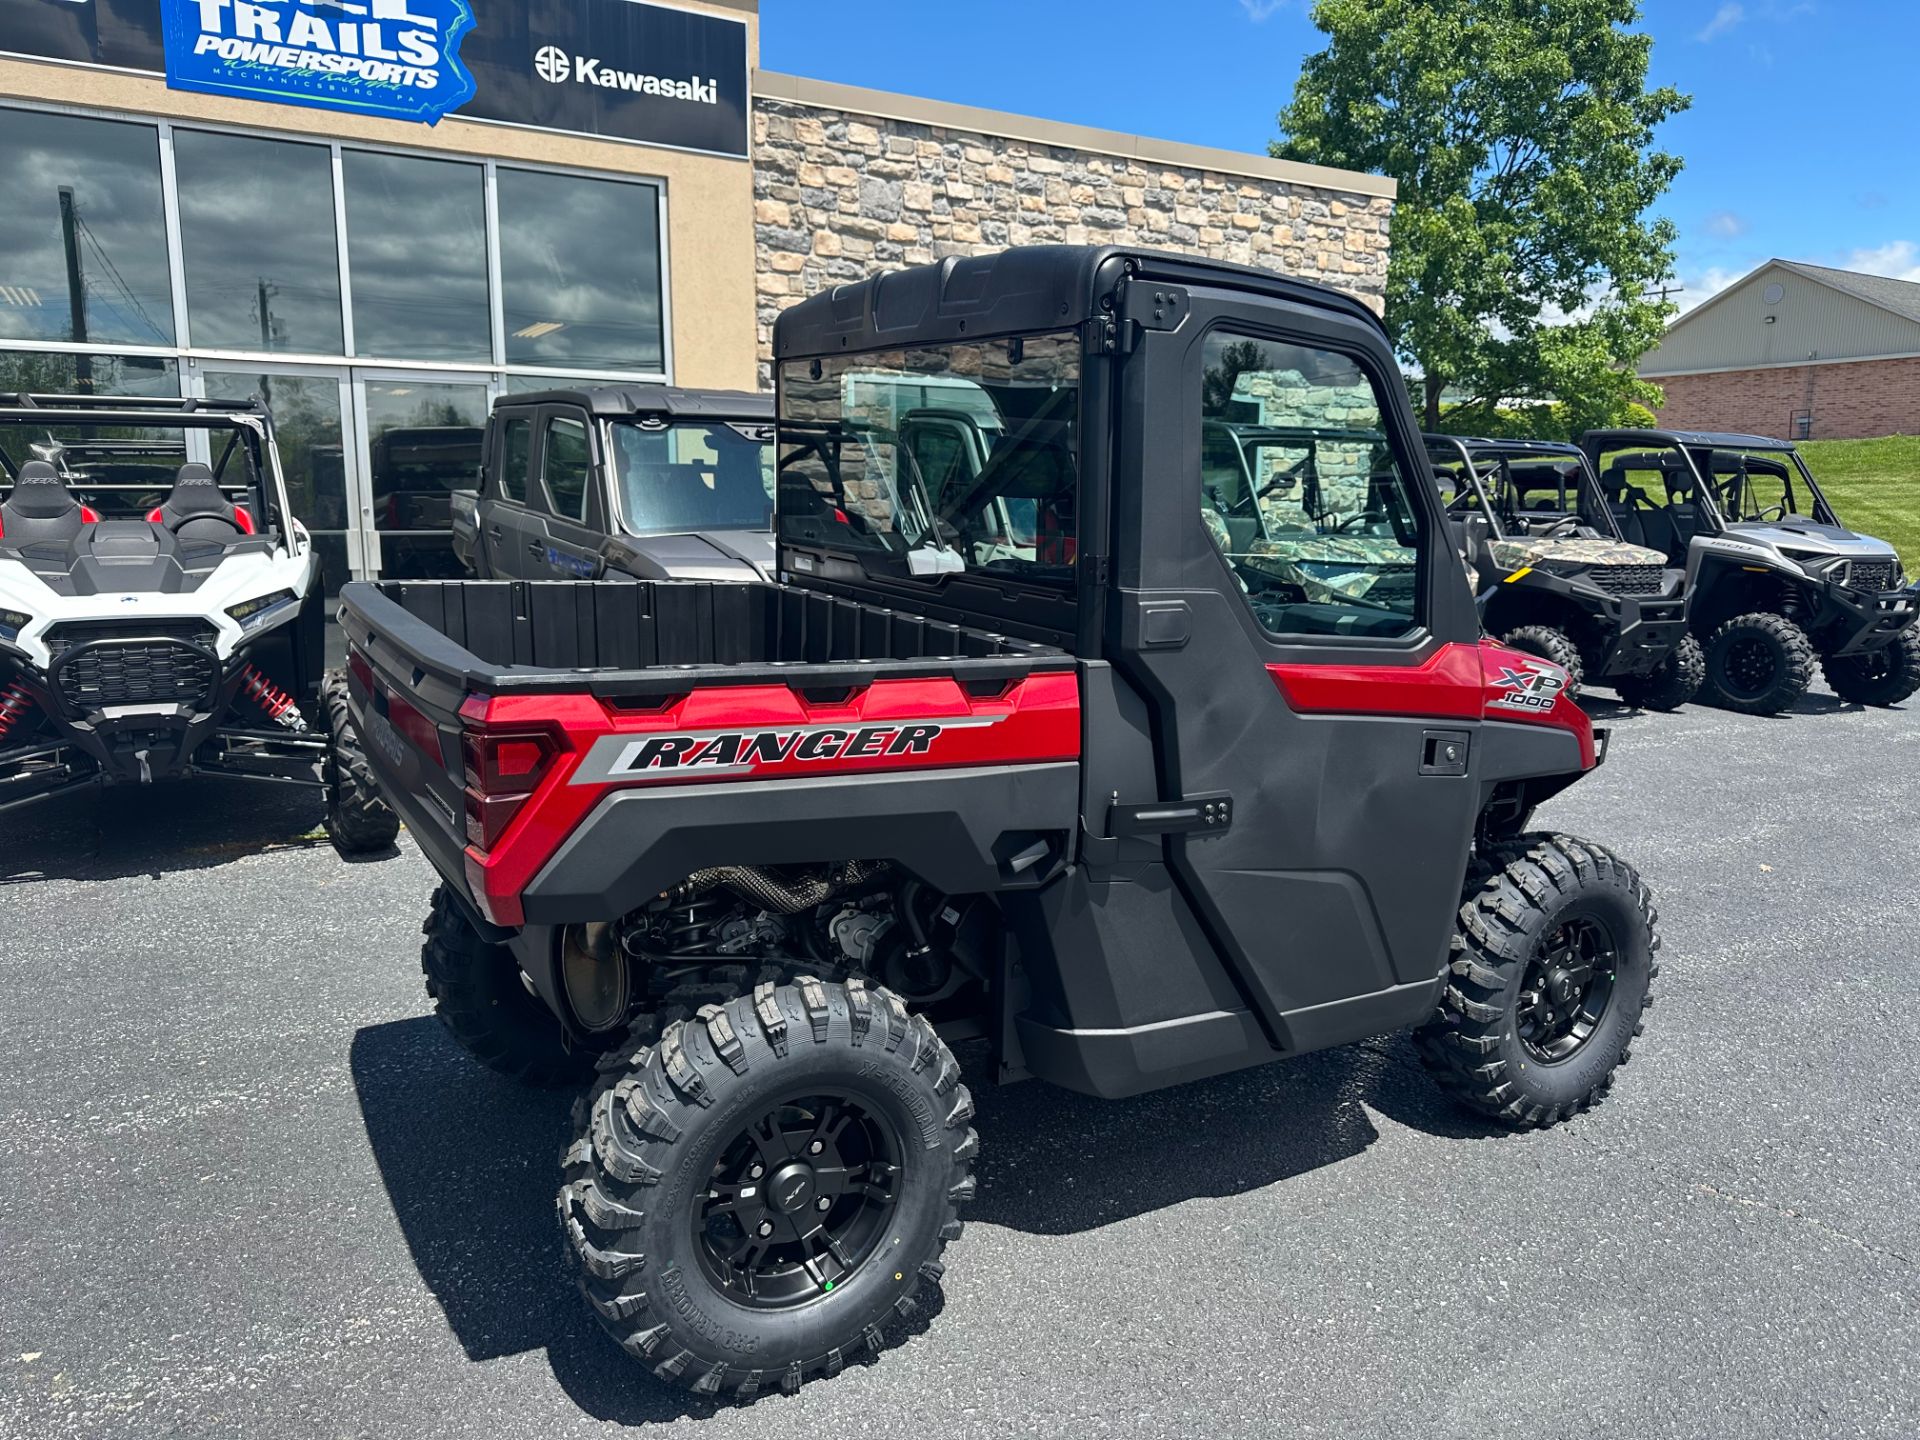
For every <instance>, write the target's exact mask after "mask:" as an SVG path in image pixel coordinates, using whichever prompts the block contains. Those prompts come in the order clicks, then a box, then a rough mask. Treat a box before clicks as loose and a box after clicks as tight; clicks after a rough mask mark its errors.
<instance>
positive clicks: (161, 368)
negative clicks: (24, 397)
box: [0, 350, 180, 395]
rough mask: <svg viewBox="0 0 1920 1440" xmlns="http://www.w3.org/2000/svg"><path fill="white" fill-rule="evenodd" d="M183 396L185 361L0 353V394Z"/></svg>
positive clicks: (116, 356)
mask: <svg viewBox="0 0 1920 1440" xmlns="http://www.w3.org/2000/svg"><path fill="white" fill-rule="evenodd" d="M12 390H24V391H26V392H27V393H28V394H30V395H178V394H179V393H180V362H179V361H177V360H172V359H167V358H163V357H161V356H157V355H74V354H69V353H67V352H64V351H39V350H0V393H5V392H7V391H12Z"/></svg>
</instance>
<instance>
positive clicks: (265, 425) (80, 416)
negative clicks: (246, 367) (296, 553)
mask: <svg viewBox="0 0 1920 1440" xmlns="http://www.w3.org/2000/svg"><path fill="white" fill-rule="evenodd" d="M110 425H124V426H130V427H135V428H138V427H164V428H174V427H178V428H180V429H182V430H203V431H206V432H207V433H208V436H209V440H210V441H211V438H212V435H213V432H215V431H225V432H227V443H226V445H225V447H224V448H222V449H221V450H220V452H219V454H218V456H217V457H216V461H215V464H214V465H213V466H212V467H210V468H212V469H213V471H214V473H215V475H216V476H219V475H222V474H224V473H225V472H226V467H227V465H228V464H229V463H230V462H231V460H232V458H233V456H234V453H235V451H236V450H238V452H239V453H240V455H241V456H242V457H243V458H244V460H245V463H246V466H247V470H248V478H247V480H246V481H245V482H244V483H243V484H242V485H240V486H235V485H233V484H232V483H231V482H223V488H227V489H236V488H237V489H251V488H254V486H255V485H256V483H257V484H258V487H259V489H260V491H261V499H262V500H263V501H264V502H265V504H266V506H267V509H268V514H267V516H266V517H265V519H266V524H265V525H263V527H262V528H263V529H267V528H272V529H277V530H279V531H280V533H281V534H283V535H289V536H290V535H292V534H293V532H294V526H295V525H296V524H297V523H298V522H296V521H295V519H294V517H293V507H292V504H291V503H290V500H289V497H288V494H287V484H286V475H285V472H284V470H283V468H282V466H281V463H280V446H279V442H278V441H277V440H276V438H275V437H274V433H273V421H272V417H271V415H270V414H269V412H268V410H267V408H266V406H265V405H263V404H261V403H260V401H259V399H258V398H257V397H256V398H253V399H248V400H201V399H198V398H195V397H192V396H180V397H175V396H165V395H162V396H129V395H48V394H38V393H29V392H27V391H20V390H14V391H0V427H13V426H19V427H22V428H25V427H28V426H46V427H48V428H49V429H52V428H55V427H60V426H91V427H98V426H110ZM248 436H251V437H252V439H251V441H250V442H249V441H248V440H247V438H246V437H248ZM155 449H156V447H155V446H154V445H153V444H151V443H149V442H145V441H138V440H119V439H102V440H82V441H77V442H74V443H73V444H71V445H63V446H62V453H63V455H64V454H65V453H67V452H79V453H80V454H82V455H91V456H95V457H106V458H110V457H111V456H112V455H114V454H116V453H118V454H136V453H141V452H142V451H144V452H145V453H148V454H151V453H153V452H154V450H155ZM0 478H4V479H5V480H6V481H7V482H8V483H9V484H11V483H12V482H13V481H15V480H17V479H18V478H19V469H18V466H17V464H16V463H15V461H14V460H13V458H12V457H11V456H9V455H8V454H7V453H6V451H5V449H4V448H0ZM83 483H85V482H83ZM86 488H89V489H96V490H101V491H108V492H116V493H117V492H120V491H127V490H140V491H144V490H148V489H151V488H152V487H151V486H145V485H140V486H133V485H124V484H117V483H114V482H111V481H108V482H99V483H86Z"/></svg>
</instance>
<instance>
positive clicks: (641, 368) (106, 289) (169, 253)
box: [0, 0, 1394, 586]
mask: <svg viewBox="0 0 1920 1440" xmlns="http://www.w3.org/2000/svg"><path fill="white" fill-rule="evenodd" d="M757 10H758V6H757V3H755V0H713V3H700V4H696V3H691V0H690V3H686V4H679V5H673V6H666V5H656V4H644V3H637V0H543V3H541V4H539V5H529V4H526V3H523V0H255V3H249V0H0V391H7V390H19V389H27V390H65V389H72V388H79V389H86V390H92V391H95V392H97V393H102V394H106V393H145V394H166V395H176V394H184V395H195V396H204V397H207V398H215V399H218V398H243V397H245V396H248V395H253V394H256V393H257V394H262V395H264V396H265V397H266V398H267V399H268V401H269V403H270V404H271V406H272V408H273V412H274V415H275V418H276V421H277V423H278V425H279V429H280V436H281V449H282V458H283V463H284V464H285V466H286V469H287V471H288V476H289V480H290V483H291V485H292V488H293V491H294V499H295V508H296V510H297V511H298V512H299V513H300V515H301V518H302V519H303V520H304V521H305V523H306V524H307V526H308V527H309V528H310V529H311V530H312V531H313V533H314V535H315V538H316V543H317V545H318V546H319V549H320V551H321V553H322V556H323V557H324V564H325V567H326V573H327V576H328V580H329V583H330V586H332V585H337V584H338V583H339V582H340V581H342V580H344V579H346V578H348V577H350V576H351V577H362V578H365V577H373V576H381V575H386V576H432V575H438V574H449V573H452V569H451V567H452V565H453V560H452V556H451V552H450V551H449V549H448V546H447V540H446V532H445V526H446V521H447V507H446V504H445V495H446V492H447V490H448V489H450V488H452V487H453V486H454V485H456V484H464V483H468V481H469V480H470V477H471V475H472V473H473V468H474V465H475V463H476V462H477V460H478V452H479V427H480V426H481V425H482V424H483V423H484V420H485V416H486V413H487V409H488V406H489V405H490V403H491V402H492V400H493V399H494V398H495V397H497V396H499V395H501V394H504V393H512V392H524V391H528V390H536V389H544V388H548V387H550V386H554V385H556V384H565V383H570V382H579V381H614V380H624V381H666V382H670V383H673V384H676V385H682V386H712V387H727V388H745V389H751V388H756V387H764V386H765V385H766V384H767V383H768V372H767V369H766V365H765V356H766V354H767V349H768V340H769V336H770V333H771V327H772V323H773V319H774V317H775V315H777V314H778V313H779V311H780V309H781V308H783V307H784V306H786V305H788V304H791V303H793V302H794V301H796V300H798V299H800V298H802V297H804V296H806V295H809V294H812V293H813V292H814V291H816V290H818V289H820V288H821V287H823V286H828V285H833V284H838V283H841V282H843V281H847V280H853V279H857V278H859V277H860V276H862V275H864V274H867V273H870V272H871V271H873V270H876V269H884V268H889V267H894V266H899V265H904V264H913V263H919V262H923V261H930V260H934V259H937V258H940V257H942V256H945V255H950V254H960V253H969V252H973V251H978V250H984V249H995V248H999V247H1001V246H1005V245H1011V244H1023V243H1040V242H1049V241H1052V242H1069V243H1075V242H1094V243H1100V242H1108V241H1112V242H1122V243H1139V244H1149V245H1153V246H1156V247H1159V248H1166V249H1176V250H1184V251H1190V252H1194V253H1200V254H1206V255H1211V256H1215V257H1218V258H1223V259H1231V260H1237V261H1242V262H1246V263H1251V264H1256V265H1263V266H1268V267H1271V268H1274V269H1280V270H1285V271H1287V272H1290V273H1292V274H1296V275H1301V276H1305V277H1308V278H1311V279H1318V280H1324V281H1326V282H1328V283H1330V284H1333V285H1336V286H1339V287H1340V288H1342V289H1345V290H1348V291H1350V292H1351V293H1354V294H1357V295H1359V296H1361V297H1362V298H1364V299H1365V300H1367V301H1368V302H1369V303H1370V304H1372V305H1374V307H1375V308H1376V309H1377V308H1378V307H1379V305H1380V303H1381V297H1382V296H1383V294H1384V290H1385V283H1386V263H1387V243H1388V223H1389V219H1390V216H1391V210H1392V202H1393V194H1394V186H1393V182H1392V181H1391V180H1388V179H1384V178H1381V177H1378V176H1371V175H1361V174H1352V173H1348V172H1344V171H1336V170H1328V169H1324V168H1320V167H1315V166H1307V165H1298V164H1293V163H1290V162H1286V161H1280V160H1273V159H1269V158H1267V157H1265V156H1262V155H1253V154H1240V153H1238V152H1232V151H1221V150H1210V149H1202V148H1199V147H1195V146H1189V145H1180V144H1174V143H1170V142H1165V141H1156V140H1152V139H1148V138H1144V137H1140V136H1134V135H1126V134H1120V133H1115V132H1109V131H1101V130H1092V129H1087V128H1084V127H1080V126H1071V125H1062V124H1058V123H1054V122H1050V121H1042V120H1037V119H1031V118H1026V117H1021V116H1014V115H1007V114H1000V113H996V112H991V111H985V110H979V109H974V108H972V107H967V106H961V105H953V104H947V103H943V102H937V101H931V100H925V99H919V98H914V97H909V96H902V95H894V94H887V93H882V92H878V91H872V90H862V89H856V88H853V87H849V86H844V85H837V84H828V83H825V82H820V81H813V80H808V79H803V78H799V77H794V76H788V75H778V74H771V73H767V72H763V71H761V70H759V69H758V54H759V35H758V14H757Z"/></svg>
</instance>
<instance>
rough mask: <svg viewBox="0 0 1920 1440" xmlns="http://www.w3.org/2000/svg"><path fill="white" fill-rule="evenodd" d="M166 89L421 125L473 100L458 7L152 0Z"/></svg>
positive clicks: (452, 1) (468, 12) (383, 0)
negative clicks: (164, 57)
mask: <svg viewBox="0 0 1920 1440" xmlns="http://www.w3.org/2000/svg"><path fill="white" fill-rule="evenodd" d="M160 21H161V26H162V30H163V33H164V35H165V42H166V52H167V84H168V86H169V87H170V88H172V89H175V90H199V91H204V92H205V93H207V94H210V95H237V96H240V97H242V98H244V99H249V100H275V101H278V102H280V103H281V104H283V105H316V106H320V107H323V108H325V109H328V110H356V111H358V112H360V113H361V114H363V115H385V116H390V117H393V118H396V119H401V120H424V121H426V122H427V123H428V124H429V125H431V124H433V123H434V122H435V121H437V120H438V119H439V118H440V117H441V116H442V115H445V114H447V113H448V112H449V111H451V110H455V109H458V108H459V107H460V106H461V105H463V104H465V103H466V102H467V101H468V100H471V99H472V98H473V93H474V82H473V76H472V74H471V73H469V72H468V70H467V68H466V67H465V66H464V65H462V64H461V63H460V42H461V40H463V39H464V38H465V37H466V35H467V32H468V31H470V30H472V29H473V11H472V9H470V8H469V6H468V3H467V0H358V3H356V0H160Z"/></svg>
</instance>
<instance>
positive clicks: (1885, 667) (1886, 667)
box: [1854, 650, 1893, 685]
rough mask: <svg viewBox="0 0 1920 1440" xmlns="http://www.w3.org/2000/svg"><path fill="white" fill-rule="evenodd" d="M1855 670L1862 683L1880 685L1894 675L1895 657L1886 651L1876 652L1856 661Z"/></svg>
mask: <svg viewBox="0 0 1920 1440" xmlns="http://www.w3.org/2000/svg"><path fill="white" fill-rule="evenodd" d="M1854 668H1855V671H1856V673H1857V674H1858V675H1859V677H1860V680H1861V682H1862V683H1864V684H1867V685H1878V684H1880V683H1881V682H1882V681H1883V680H1886V679H1889V678H1890V677H1891V676H1892V675H1893V656H1892V654H1891V653H1890V652H1888V651H1886V650H1875V651H1873V652H1872V653H1871V654H1868V655H1862V656H1861V657H1860V658H1859V659H1858V660H1856V661H1854Z"/></svg>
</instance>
